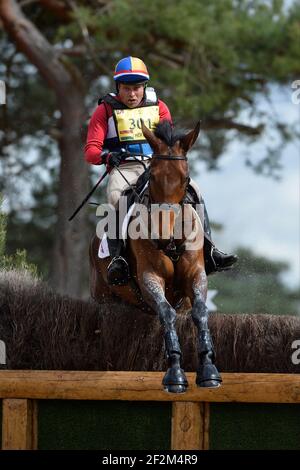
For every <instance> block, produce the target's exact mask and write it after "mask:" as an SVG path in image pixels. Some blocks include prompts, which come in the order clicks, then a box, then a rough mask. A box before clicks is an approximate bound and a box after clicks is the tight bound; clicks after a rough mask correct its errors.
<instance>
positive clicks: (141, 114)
mask: <svg viewBox="0 0 300 470" xmlns="http://www.w3.org/2000/svg"><path fill="white" fill-rule="evenodd" d="M101 103H104V106H105V105H106V104H109V105H110V106H111V107H112V109H113V114H112V116H110V117H108V131H107V135H106V139H105V141H104V144H103V150H109V151H110V152H118V151H120V150H121V149H125V150H126V151H128V152H132V153H134V154H139V153H141V154H145V155H152V153H153V151H152V148H151V147H150V145H149V144H148V142H147V141H146V139H145V137H144V135H143V133H142V129H141V119H142V120H143V121H144V123H145V125H146V126H147V127H148V128H149V129H150V130H152V131H154V129H155V127H156V125H157V124H158V123H159V106H158V100H157V96H156V93H155V91H154V89H153V88H146V90H145V97H144V99H143V101H142V103H141V105H140V106H139V107H138V108H128V107H127V106H126V105H124V104H123V103H121V102H120V101H118V100H117V99H116V95H115V94H114V93H109V94H108V95H106V96H104V97H103V98H101V99H100V100H99V101H98V104H101ZM106 112H107V108H106ZM136 158H142V157H136ZM130 159H131V158H130V157H129V158H127V159H126V160H130ZM132 160H133V158H132Z"/></svg>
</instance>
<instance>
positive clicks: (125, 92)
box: [119, 83, 144, 108]
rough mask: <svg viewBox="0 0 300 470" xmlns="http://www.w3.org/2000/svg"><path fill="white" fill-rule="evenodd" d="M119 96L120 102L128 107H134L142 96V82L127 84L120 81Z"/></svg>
mask: <svg viewBox="0 0 300 470" xmlns="http://www.w3.org/2000/svg"><path fill="white" fill-rule="evenodd" d="M119 96H120V99H121V101H122V103H124V104H126V106H128V108H136V107H137V106H139V104H140V102H141V101H142V99H143V96H144V84H143V83H140V84H134V85H129V84H128V83H120V85H119Z"/></svg>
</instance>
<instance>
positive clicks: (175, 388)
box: [141, 273, 188, 393]
mask: <svg viewBox="0 0 300 470" xmlns="http://www.w3.org/2000/svg"><path fill="white" fill-rule="evenodd" d="M141 289H142V293H143V297H144V299H145V300H146V301H147V303H148V304H149V305H150V306H151V308H152V309H153V310H154V311H155V312H158V314H159V319H160V322H161V324H162V325H163V328H164V339H165V346H166V354H167V359H168V370H167V372H166V374H165V376H164V378H163V382H162V383H163V386H164V388H165V390H166V391H168V392H172V393H183V392H185V391H186V389H187V386H188V382H187V378H186V376H185V373H184V371H183V370H182V369H181V368H180V360H181V355H182V353H181V349H180V344H179V341H178V336H177V333H176V329H175V320H176V311H175V310H174V309H173V308H172V306H171V305H170V304H169V302H168V301H167V299H166V297H165V294H164V290H163V287H162V284H161V279H160V278H159V277H158V276H156V275H155V274H152V273H145V274H144V276H143V286H141Z"/></svg>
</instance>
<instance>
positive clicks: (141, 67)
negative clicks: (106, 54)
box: [114, 56, 150, 83]
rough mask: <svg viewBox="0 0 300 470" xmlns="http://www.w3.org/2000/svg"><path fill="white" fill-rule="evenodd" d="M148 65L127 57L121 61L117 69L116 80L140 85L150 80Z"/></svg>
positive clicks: (135, 58)
mask: <svg viewBox="0 0 300 470" xmlns="http://www.w3.org/2000/svg"><path fill="white" fill-rule="evenodd" d="M149 78H150V77H149V73H148V70H147V67H146V65H145V64H144V62H143V61H142V60H141V59H138V58H137V57H131V56H129V57H125V58H124V59H121V60H120V61H119V62H118V63H117V65H116V68H115V73H114V80H115V81H116V82H124V83H139V82H146V81H147V80H149Z"/></svg>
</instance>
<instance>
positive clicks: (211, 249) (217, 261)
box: [201, 199, 238, 274]
mask: <svg viewBox="0 0 300 470" xmlns="http://www.w3.org/2000/svg"><path fill="white" fill-rule="evenodd" d="M201 202H202V203H203V207H204V257H205V270H206V274H211V273H213V272H219V271H227V270H229V269H231V268H232V266H233V264H234V263H236V262H237V260H238V257H237V256H236V255H227V254H226V253H223V251H220V250H218V248H217V247H216V246H215V245H214V243H213V241H212V239H211V228H210V223H209V218H208V213H207V210H206V207H205V203H204V200H203V199H202V201H201Z"/></svg>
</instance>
